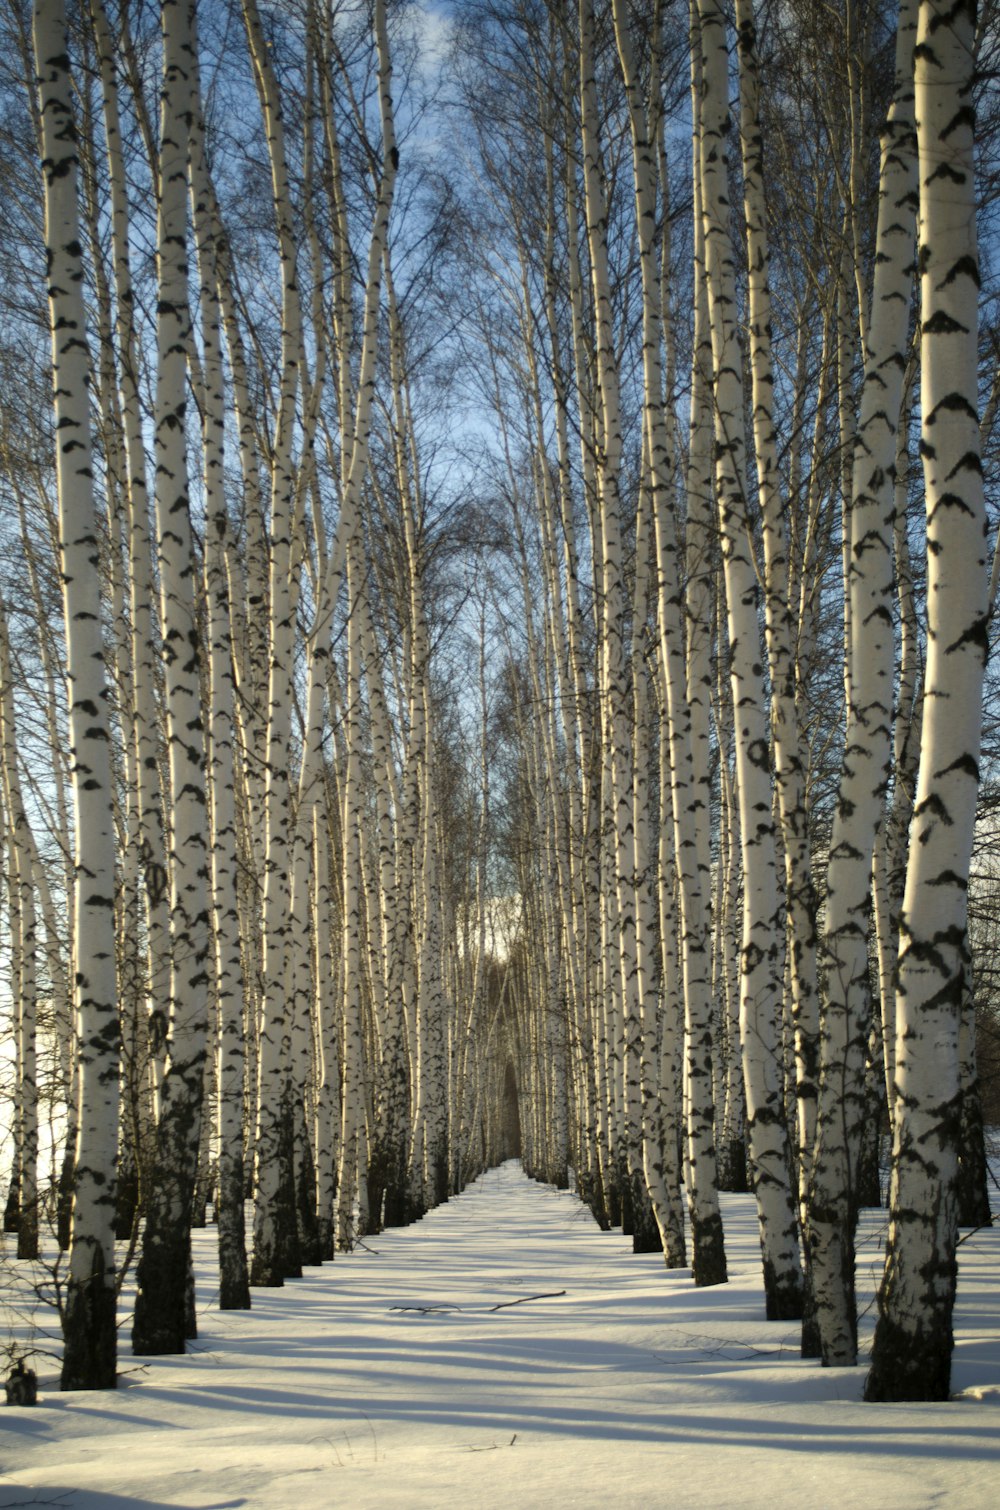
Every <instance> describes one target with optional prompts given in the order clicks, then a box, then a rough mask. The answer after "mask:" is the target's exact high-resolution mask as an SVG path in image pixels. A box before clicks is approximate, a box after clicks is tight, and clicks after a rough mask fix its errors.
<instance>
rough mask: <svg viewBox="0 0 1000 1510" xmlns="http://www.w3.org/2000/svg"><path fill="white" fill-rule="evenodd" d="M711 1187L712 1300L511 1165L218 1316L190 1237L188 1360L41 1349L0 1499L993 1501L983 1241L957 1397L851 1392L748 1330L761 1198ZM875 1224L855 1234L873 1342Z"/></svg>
mask: <svg viewBox="0 0 1000 1510" xmlns="http://www.w3.org/2000/svg"><path fill="white" fill-rule="evenodd" d="M722 1199H723V1203H724V1205H723V1210H724V1216H725V1221H726V1238H727V1247H728V1253H729V1266H730V1275H731V1278H730V1283H729V1284H728V1285H724V1286H720V1287H719V1288H717V1289H713V1290H695V1289H694V1288H693V1287H692V1285H691V1281H690V1276H689V1275H688V1273H687V1272H686V1271H683V1270H681V1271H675V1272H673V1273H668V1272H667V1271H666V1270H665V1269H664V1268H663V1264H662V1260H661V1259H660V1258H659V1257H658V1256H656V1255H648V1256H642V1257H639V1256H635V1255H633V1254H632V1252H631V1246H630V1242H629V1240H628V1239H626V1238H623V1237H622V1236H621V1234H620V1233H605V1232H600V1231H598V1229H597V1227H596V1226H595V1225H594V1223H593V1221H592V1219H591V1217H590V1215H589V1213H588V1212H587V1211H586V1210H585V1208H584V1207H583V1206H581V1205H580V1203H579V1201H578V1200H577V1199H576V1198H575V1197H574V1196H573V1195H571V1194H569V1193H566V1192H559V1191H555V1190H552V1189H550V1188H548V1187H546V1186H542V1185H537V1184H534V1183H533V1182H531V1181H529V1180H528V1179H526V1178H525V1176H524V1175H523V1174H522V1172H521V1170H520V1168H519V1167H518V1166H517V1165H516V1164H505V1165H504V1166H503V1167H502V1168H501V1169H497V1170H492V1171H491V1172H490V1173H489V1174H486V1175H484V1176H483V1177H482V1178H481V1179H479V1180H477V1181H476V1183H475V1184H474V1185H472V1186H470V1188H469V1189H468V1190H467V1191H466V1192H465V1193H464V1194H463V1195H462V1196H460V1197H458V1198H456V1199H454V1200H452V1201H450V1202H449V1203H448V1204H447V1205H445V1206H443V1207H440V1208H439V1209H438V1210H436V1211H434V1212H432V1213H431V1214H430V1215H429V1216H427V1217H426V1218H425V1219H424V1220H423V1221H422V1222H419V1223H418V1224H417V1225H415V1226H413V1227H409V1228H406V1229H402V1230H396V1231H391V1232H384V1233H382V1234H380V1235H379V1236H378V1237H376V1238H373V1239H372V1240H371V1242H370V1244H369V1246H368V1247H366V1248H359V1249H358V1250H357V1251H356V1252H354V1253H351V1254H349V1255H345V1256H342V1257H338V1259H337V1261H336V1263H334V1264H328V1265H325V1266H324V1267H323V1268H322V1269H313V1270H309V1271H308V1274H307V1277H306V1278H304V1279H302V1280H296V1281H293V1282H290V1283H288V1284H287V1285H286V1286H285V1287H284V1289H282V1290H272V1291H267V1290H255V1291H254V1294H253V1306H254V1308H253V1310H252V1311H251V1312H228V1313H222V1312H219V1311H218V1310H216V1309H215V1308H214V1307H215V1299H216V1278H215V1274H216V1270H215V1264H214V1244H215V1231H214V1228H207V1229H206V1230H204V1231H201V1232H196V1233H195V1238H194V1240H195V1253H196V1264H197V1269H198V1281H199V1302H200V1307H201V1309H200V1313H199V1325H200V1330H201V1336H200V1338H199V1340H198V1341H197V1342H196V1343H193V1344H192V1345H191V1352H190V1353H189V1354H188V1355H187V1356H186V1357H183V1358H164V1359H156V1360H143V1361H142V1362H140V1361H139V1360H133V1359H132V1356H131V1353H130V1352H129V1348H128V1318H127V1317H126V1318H125V1321H124V1325H123V1329H122V1338H121V1356H120V1369H121V1372H122V1378H121V1386H120V1388H119V1390H118V1392H117V1393H116V1394H112V1393H102V1394H86V1395H85V1394H73V1395H61V1394H60V1393H59V1392H58V1375H57V1373H56V1362H55V1359H54V1358H53V1357H41V1358H37V1359H36V1360H35V1362H36V1366H37V1367H38V1369H39V1384H40V1391H41V1394H40V1403H39V1405H38V1407H37V1408H36V1409H34V1410H27V1409H25V1410H15V1409H0V1466H2V1470H3V1472H2V1474H0V1506H4V1507H10V1506H15V1505H39V1504H44V1505H60V1506H65V1507H72V1510H98V1507H108V1510H114V1507H125V1506H130V1505H153V1506H159V1505H163V1506H166V1505H175V1506H177V1505H179V1506H187V1507H191V1510H194V1507H203V1510H208V1507H213V1510H223V1507H226V1510H229V1507H232V1510H236V1507H244V1506H247V1507H250V1506H252V1507H260V1510H312V1507H314V1506H327V1505H330V1506H333V1505H336V1506H338V1507H344V1510H365V1507H372V1510H374V1507H378V1510H386V1507H393V1506H405V1507H411V1506H417V1507H423V1506H427V1507H434V1510H440V1507H451V1506H454V1507H461V1510H475V1507H493V1506H496V1507H504V1510H511V1507H528V1506H544V1507H547V1510H561V1507H563V1506H568V1505H587V1506H600V1507H602V1510H604V1507H609V1506H629V1507H636V1510H639V1507H641V1510H650V1507H661V1506H662V1507H670V1510H687V1507H691V1510H694V1507H706V1510H707V1507H712V1510H715V1507H720V1506H726V1507H733V1506H736V1507H741V1506H746V1507H762V1510H764V1507H766V1510H776V1507H782V1506H793V1505H794V1506H808V1507H827V1506H829V1507H836V1510H849V1507H853V1506H857V1507H859V1510H862V1507H863V1510H872V1507H873V1506H878V1507H886V1510H921V1507H930V1506H946V1507H948V1510H962V1507H978V1506H984V1507H985V1506H990V1507H992V1506H994V1505H997V1504H1000V1286H998V1284H997V1279H998V1275H1000V1230H997V1231H992V1232H991V1231H983V1232H978V1233H976V1234H974V1235H972V1236H970V1237H967V1238H966V1240H965V1241H964V1242H963V1244H962V1247H961V1250H960V1254H961V1278H960V1286H959V1307H958V1314H957V1327H956V1331H957V1351H956V1357H955V1369H954V1379H953V1385H954V1389H955V1391H956V1395H957V1398H956V1399H954V1400H953V1401H952V1402H951V1403H949V1404H948V1405H907V1406H890V1405H864V1404H863V1403H862V1402H861V1388H862V1383H863V1379H864V1369H863V1368H858V1369H853V1370H848V1371H831V1370H824V1369H822V1368H820V1367H818V1366H817V1365H814V1364H812V1363H804V1362H803V1361H802V1360H801V1359H800V1358H799V1357H798V1328H797V1327H796V1326H795V1325H794V1324H789V1323H785V1322H777V1323H776V1322H765V1321H764V1320H762V1315H763V1307H762V1291H761V1281H760V1262H759V1252H758V1248H757V1236H756V1222H755V1217H754V1212H753V1206H752V1202H751V1200H750V1198H749V1197H745V1196H723V1198H722ZM884 1223H885V1213H880V1212H869V1213H867V1214H866V1216H865V1219H864V1234H863V1236H864V1243H863V1249H862V1257H861V1260H860V1262H859V1272H858V1279H859V1291H860V1293H861V1296H862V1304H863V1305H865V1306H867V1311H866V1314H865V1316H864V1319H863V1322H862V1326H863V1329H864V1334H865V1339H866V1345H867V1342H868V1341H870V1335H871V1326H872V1322H873V1316H872V1305H871V1294H872V1288H873V1283H874V1279H875V1275H876V1271H877V1269H878V1268H880V1262H879V1254H880V1250H881V1246H882V1242H883V1240H884V1233H885V1228H884ZM13 1267H14V1266H13V1265H11V1264H8V1265H6V1270H5V1273H6V1276H7V1277H8V1278H9V1276H10V1274H11V1272H12V1269H13ZM16 1268H17V1270H18V1271H19V1272H20V1271H23V1268H24V1266H23V1265H17V1266H16ZM7 1288H8V1290H9V1288H10V1286H9V1284H8V1285H7ZM552 1292H561V1293H558V1294H553V1293H552ZM515 1301H516V1302H520V1303H519V1304H511V1302H515ZM38 1323H39V1324H40V1325H41V1324H43V1323H44V1325H45V1327H46V1329H47V1330H48V1331H49V1332H50V1333H51V1332H52V1324H51V1319H50V1316H49V1315H48V1314H46V1313H44V1312H39V1313H38ZM9 1334H10V1329H9V1328H8V1335H9ZM36 1345H38V1346H41V1347H53V1349H54V1344H52V1343H51V1342H48V1343H47V1342H46V1341H45V1339H44V1338H43V1337H40V1336H38V1335H37V1334H36Z"/></svg>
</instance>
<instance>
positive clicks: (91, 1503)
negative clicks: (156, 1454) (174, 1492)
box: [0, 1484, 246, 1510]
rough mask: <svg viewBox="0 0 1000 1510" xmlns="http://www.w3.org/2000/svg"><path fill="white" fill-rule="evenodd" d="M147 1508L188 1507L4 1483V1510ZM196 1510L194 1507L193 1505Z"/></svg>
mask: <svg viewBox="0 0 1000 1510" xmlns="http://www.w3.org/2000/svg"><path fill="white" fill-rule="evenodd" d="M245 1504H246V1500H245V1499H244V1498H243V1496H242V1495H241V1496H240V1498H239V1499H235V1500H212V1501H211V1503H210V1504H205V1503H204V1502H202V1501H199V1503H198V1505H197V1510H239V1507H240V1506H241V1505H245ZM139 1505H141V1506H142V1507H143V1510H184V1506H183V1502H182V1501H180V1500H171V1501H170V1503H169V1504H167V1502H166V1500H150V1499H142V1498H138V1497H136V1496H135V1495H131V1494H108V1492H107V1490H105V1489H58V1488H55V1487H53V1486H49V1485H46V1487H45V1488H44V1489H34V1488H30V1487H28V1486H27V1485H23V1484H0V1510H22V1507H23V1510H29V1507H32V1510H33V1507H35V1506H38V1507H42V1506H51V1507H52V1510H129V1507H134V1506H139ZM192 1510H194V1507H192Z"/></svg>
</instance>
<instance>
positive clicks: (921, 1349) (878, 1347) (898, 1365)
mask: <svg viewBox="0 0 1000 1510" xmlns="http://www.w3.org/2000/svg"><path fill="white" fill-rule="evenodd" d="M930 1319H931V1318H924V1325H922V1326H921V1327H920V1329H919V1330H916V1329H913V1330H911V1329H909V1328H906V1329H904V1328H903V1327H901V1326H898V1325H897V1324H896V1323H895V1322H891V1321H889V1320H887V1319H886V1317H885V1316H884V1315H882V1316H880V1317H879V1320H878V1326H877V1327H876V1329H875V1343H874V1346H873V1347H872V1366H871V1369H870V1371H869V1374H868V1377H867V1379H866V1380H865V1399H866V1400H869V1401H873V1402H884V1403H888V1402H892V1401H900V1402H903V1401H918V1400H925V1401H930V1400H947V1399H948V1396H949V1393H950V1391H951V1351H952V1334H951V1327H950V1326H948V1325H947V1324H945V1323H944V1322H941V1323H940V1324H939V1325H937V1326H935V1325H933V1324H932V1325H927V1324H926V1322H927V1321H928V1320H930Z"/></svg>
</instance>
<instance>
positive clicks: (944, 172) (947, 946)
mask: <svg viewBox="0 0 1000 1510" xmlns="http://www.w3.org/2000/svg"><path fill="white" fill-rule="evenodd" d="M974 41H975V6H974V5H973V4H972V3H963V4H960V5H958V6H949V7H946V6H945V5H943V4H942V3H941V0H921V3H920V12H919V26H918V35H917V47H916V54H915V56H916V69H915V96H916V98H915V106H916V119H917V139H918V150H919V179H920V222H919V228H918V243H919V248H920V251H919V266H920V321H921V341H920V355H921V453H922V455H923V460H924V488H925V497H926V508H927V673H926V687H925V698H926V703H925V712H924V727H923V739H922V748H921V756H920V774H919V778H918V783H917V795H916V805H915V808H914V814H913V823H912V827H911V846H910V860H909V865H908V867H907V875H906V891H905V895H904V899H903V913H902V918H901V921H900V954H899V977H898V989H897V1000H896V1011H897V1023H896V1117H895V1128H894V1139H893V1162H892V1189H891V1194H890V1226H889V1239H888V1246H887V1253H886V1267H885V1275H884V1278H883V1281H882V1285H881V1287H880V1289H879V1296H878V1306H879V1316H878V1322H877V1324H876V1328H875V1341H874V1346H873V1349H872V1367H871V1372H870V1373H869V1375H868V1379H867V1382H866V1386H865V1395H866V1398H867V1399H869V1400H946V1399H947V1398H948V1391H949V1384H950V1369H951V1352H952V1330H951V1316H952V1307H953V1304H954V1297H955V1242H956V1231H955V1189H954V1187H955V1176H956V1154H957V1140H958V1120H959V1107H960V1098H961V1079H960V1064H959V1058H960V1056H959V1030H960V1023H961V1014H962V1006H963V998H964V991H965V973H966V970H967V968H968V959H967V950H968V944H967V930H966V904H967V893H968V878H969V862H970V857H971V852H972V838H973V828H974V823H975V813H976V797H977V790H978V777H979V739H980V719H981V702H982V690H983V669H984V665H985V658H986V651H987V632H986V626H987V616H988V608H989V604H988V596H987V590H988V568H987V559H986V515H985V503H984V496H983V477H982V466H981V462H980V442H979V421H978V413H977V409H978V392H977V389H978V382H977V378H978V350H977V334H978V296H979V258H978V248H977V238H976V184H975V171H974V155H973V153H974V147H973V140H974V137H973V134H974V126H975V116H974V113H973V108H972V90H973V86H974V68H975V47H974Z"/></svg>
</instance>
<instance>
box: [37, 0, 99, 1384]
mask: <svg viewBox="0 0 1000 1510" xmlns="http://www.w3.org/2000/svg"><path fill="white" fill-rule="evenodd" d="M33 40H34V55H35V66H36V70H37V84H38V102H39V117H40V121H41V132H42V135H41V145H42V153H43V156H42V179H43V185H44V196H45V240H46V253H47V268H48V284H49V320H50V328H51V331H52V377H53V410H54V419H55V434H56V487H57V490H58V498H59V532H60V542H59V553H60V570H61V573H62V581H63V609H64V614H65V625H66V680H67V688H68V694H69V731H70V747H71V758H72V766H71V781H72V792H73V808H74V832H75V840H74V885H73V902H72V906H73V941H74V973H75V980H76V991H75V1009H76V1020H77V1038H78V1043H79V1051H78V1052H79V1092H78V1094H79V1102H78V1124H77V1141H76V1150H75V1161H74V1173H73V1216H72V1230H71V1237H70V1254H69V1271H68V1276H67V1282H66V1294H65V1299H64V1302H63V1339H64V1352H63V1364H62V1374H61V1387H62V1388H63V1389H67V1390H73V1389H114V1387H115V1384H116V1367H115V1365H116V1353H117V1341H116V1329H115V1252H114V1180H115V1154H116V1144H117V1135H118V1128H117V1121H118V1048H119V1033H118V1017H117V1002H116V981H115V940H114V866H115V852H114V842H115V840H114V824H113V816H112V802H111V779H112V778H111V763H110V752H111V728H110V718H109V713H108V683H107V673H106V667H105V659H104V647H103V644H102V637H101V611H100V576H99V569H98V526H97V517H96V509H95V499H94V470H93V461H92V446H91V433H90V413H89V402H88V388H89V382H90V354H89V349H88V344H87V329H86V313H85V309H84V302H83V271H82V266H81V248H80V241H79V229H78V227H79V217H78V206H77V181H78V167H79V158H78V153H77V138H76V129H75V126H74V122H73V107H72V83H71V78H70V72H69V54H68V45H67V36H66V12H65V7H64V5H63V4H62V0H38V3H37V4H36V5H35V7H34V11H33Z"/></svg>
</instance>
